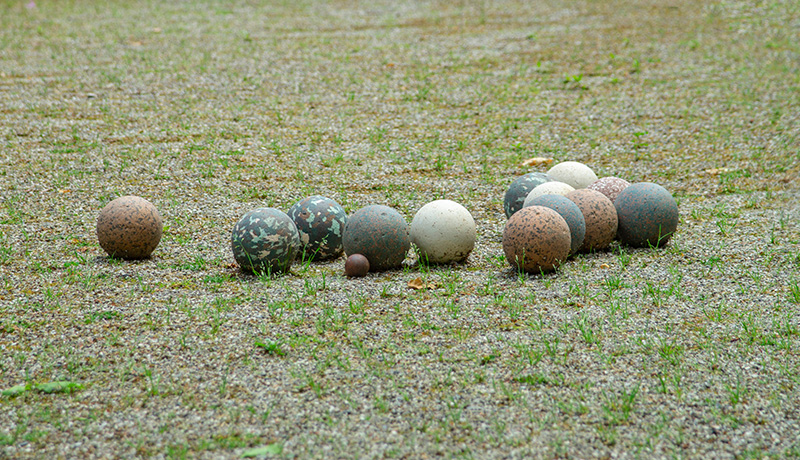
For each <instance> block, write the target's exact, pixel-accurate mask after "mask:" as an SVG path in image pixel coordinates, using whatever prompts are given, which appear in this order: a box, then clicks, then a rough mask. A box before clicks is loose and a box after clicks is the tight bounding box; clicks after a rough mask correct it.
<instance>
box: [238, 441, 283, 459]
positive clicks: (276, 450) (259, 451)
mask: <svg viewBox="0 0 800 460" xmlns="http://www.w3.org/2000/svg"><path fill="white" fill-rule="evenodd" d="M281 453H283V444H280V443H277V442H276V443H275V444H270V445H268V446H264V447H256V448H255V449H250V450H246V451H244V452H242V458H252V457H262V456H267V455H280V454H281Z"/></svg>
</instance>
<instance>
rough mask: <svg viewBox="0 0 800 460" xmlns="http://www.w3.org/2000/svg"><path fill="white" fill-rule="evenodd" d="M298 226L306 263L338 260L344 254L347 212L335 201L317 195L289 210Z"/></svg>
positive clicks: (301, 201)
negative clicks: (343, 240) (343, 239)
mask: <svg viewBox="0 0 800 460" xmlns="http://www.w3.org/2000/svg"><path fill="white" fill-rule="evenodd" d="M288 214H289V217H291V218H292V220H293V221H294V224H295V225H296V226H297V232H298V233H299V235H300V244H301V245H302V248H303V249H302V250H303V253H304V256H303V257H304V258H305V259H306V260H326V259H335V258H336V257H339V256H340V255H342V252H343V251H344V248H343V247H342V235H343V234H344V226H345V224H346V223H347V213H346V212H345V210H344V208H342V206H341V205H340V204H339V203H337V202H336V201H334V200H332V199H330V198H326V197H324V196H319V195H314V196H310V197H308V198H304V199H303V200H300V201H298V202H297V203H295V205H294V206H292V207H291V208H289V212H288Z"/></svg>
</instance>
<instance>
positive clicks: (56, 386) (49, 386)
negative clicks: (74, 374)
mask: <svg viewBox="0 0 800 460" xmlns="http://www.w3.org/2000/svg"><path fill="white" fill-rule="evenodd" d="M34 388H36V389H37V390H39V391H41V392H42V393H61V392H64V393H71V392H73V391H76V390H80V389H82V388H83V385H81V384H80V383H75V382H50V383H42V384H39V385H36V386H35V387H34Z"/></svg>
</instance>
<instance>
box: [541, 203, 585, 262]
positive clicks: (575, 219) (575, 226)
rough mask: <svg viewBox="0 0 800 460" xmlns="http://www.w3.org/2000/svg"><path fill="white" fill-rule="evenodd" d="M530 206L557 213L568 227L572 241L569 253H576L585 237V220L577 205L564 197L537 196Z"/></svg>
mask: <svg viewBox="0 0 800 460" xmlns="http://www.w3.org/2000/svg"><path fill="white" fill-rule="evenodd" d="M531 206H544V207H546V208H550V209H552V210H554V211H555V212H557V213H559V214H560V215H561V217H563V218H564V220H565V221H566V222H567V226H569V234H570V237H571V239H572V242H571V245H570V251H569V253H570V254H575V253H576V252H578V250H579V249H580V248H581V245H582V244H583V239H584V238H585V237H586V219H584V218H583V212H581V208H579V207H578V205H577V204H575V203H574V202H573V201H572V200H570V199H569V198H567V197H565V196H564V195H539V196H537V197H536V198H534V199H533V200H531Z"/></svg>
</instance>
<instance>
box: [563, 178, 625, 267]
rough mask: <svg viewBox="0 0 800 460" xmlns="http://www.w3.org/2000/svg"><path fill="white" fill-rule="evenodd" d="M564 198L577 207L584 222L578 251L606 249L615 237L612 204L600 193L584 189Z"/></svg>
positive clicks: (615, 211) (615, 215)
mask: <svg viewBox="0 0 800 460" xmlns="http://www.w3.org/2000/svg"><path fill="white" fill-rule="evenodd" d="M566 197H567V198H569V199H570V200H572V201H573V202H574V203H575V204H577V205H578V207H579V208H580V209H581V212H582V213H583V218H584V220H585V221H586V236H585V237H584V239H583V244H582V245H581V249H580V250H581V251H587V252H588V251H597V250H601V249H606V248H608V246H609V245H610V244H611V242H612V241H614V237H616V236H617V210H616V209H614V203H612V202H611V200H609V199H608V198H606V196H605V195H603V194H602V193H600V192H598V191H596V190H589V189H585V188H584V189H580V190H575V191H573V192H569V193H568V194H567V195H566Z"/></svg>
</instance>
